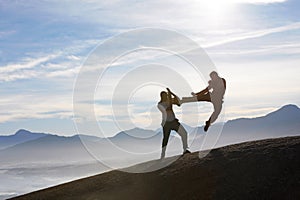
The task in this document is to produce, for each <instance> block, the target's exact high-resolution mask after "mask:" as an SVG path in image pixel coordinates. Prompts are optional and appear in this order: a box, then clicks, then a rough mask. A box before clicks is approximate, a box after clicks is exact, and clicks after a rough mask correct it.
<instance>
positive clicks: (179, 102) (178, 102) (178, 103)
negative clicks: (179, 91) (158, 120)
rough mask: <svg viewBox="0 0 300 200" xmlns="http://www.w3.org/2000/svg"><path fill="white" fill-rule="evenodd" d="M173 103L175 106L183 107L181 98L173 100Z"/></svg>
mask: <svg viewBox="0 0 300 200" xmlns="http://www.w3.org/2000/svg"><path fill="white" fill-rule="evenodd" d="M173 102H174V104H176V105H177V106H179V107H180V106H181V100H180V98H179V97H177V96H176V97H174V98H173Z"/></svg>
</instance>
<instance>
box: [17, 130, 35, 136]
mask: <svg viewBox="0 0 300 200" xmlns="http://www.w3.org/2000/svg"><path fill="white" fill-rule="evenodd" d="M24 134H32V132H30V131H28V130H25V129H20V130H18V131H17V132H16V133H15V135H24Z"/></svg>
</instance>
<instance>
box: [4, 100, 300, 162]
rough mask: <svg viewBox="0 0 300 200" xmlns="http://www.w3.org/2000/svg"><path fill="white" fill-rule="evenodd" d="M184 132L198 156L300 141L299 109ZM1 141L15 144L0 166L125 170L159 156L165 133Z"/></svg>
mask: <svg viewBox="0 0 300 200" xmlns="http://www.w3.org/2000/svg"><path fill="white" fill-rule="evenodd" d="M184 126H185V127H186V128H187V130H188V132H189V140H190V141H189V143H190V148H191V150H192V151H198V150H199V149H200V147H201V149H211V148H213V147H216V146H217V147H220V146H224V145H228V144H234V143H238V142H244V141H253V140H257V139H265V138H274V137H282V136H293V135H300V109H299V108H298V107H297V106H295V105H286V106H283V107H282V108H280V109H278V110H276V111H274V112H272V113H269V114H267V115H266V116H262V117H257V118H250V119H247V118H242V119H235V120H230V121H228V122H226V123H225V124H224V126H223V125H222V124H216V125H214V126H212V127H211V128H210V129H209V131H208V132H207V133H205V132H203V127H196V128H193V127H190V126H188V125H184ZM175 136H176V137H175ZM3 138H4V139H3ZM1 139H2V140H1V141H2V142H4V141H8V140H10V141H11V142H7V143H6V145H7V146H6V149H2V150H0V160H1V161H2V164H16V163H23V164H24V163H31V162H55V163H57V162H64V163H68V162H82V161H91V160H95V158H96V159H110V160H112V159H114V158H115V159H119V158H124V159H125V158H134V159H137V160H135V162H133V161H132V162H131V163H128V164H127V165H129V164H133V163H136V162H140V161H145V160H147V159H148V160H149V159H154V158H155V157H157V156H159V151H160V148H161V141H162V133H161V132H159V129H158V130H156V131H152V130H144V129H140V128H134V129H131V130H126V131H122V132H120V133H118V134H116V135H115V136H113V137H110V138H99V137H96V136H87V135H75V136H72V137H63V136H57V135H51V134H44V133H31V132H29V131H26V130H19V131H18V132H17V133H16V134H14V135H11V136H2V137H1ZM12 144H14V146H12ZM4 146H5V145H2V148H3V147H4ZM8 146H10V147H8ZM149 152H152V153H150V154H149ZM167 152H168V153H169V155H168V156H170V155H176V154H178V153H181V140H180V137H178V135H176V134H175V133H173V134H171V136H170V142H169V145H168V151H167ZM148 156H149V157H148ZM127 160H128V159H127ZM120 162H121V161H120Z"/></svg>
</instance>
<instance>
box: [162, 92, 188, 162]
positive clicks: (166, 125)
mask: <svg viewBox="0 0 300 200" xmlns="http://www.w3.org/2000/svg"><path fill="white" fill-rule="evenodd" d="M167 90H168V92H165V91H162V92H161V93H160V98H161V99H160V102H158V105H157V107H158V109H159V110H160V112H161V113H162V123H161V125H162V127H163V134H164V135H163V141H162V151H161V159H162V158H164V157H165V155H166V148H167V144H168V141H169V136H170V133H171V131H172V130H174V131H176V132H177V133H178V134H179V135H180V137H181V140H182V145H183V154H186V153H191V152H190V151H189V150H188V144H187V132H186V130H185V129H184V127H183V126H182V125H181V124H180V123H179V121H178V119H176V117H175V114H174V112H173V108H172V104H177V103H176V102H178V99H179V98H178V97H177V96H176V95H175V94H174V93H172V92H171V91H170V89H169V88H167ZM172 96H174V98H172Z"/></svg>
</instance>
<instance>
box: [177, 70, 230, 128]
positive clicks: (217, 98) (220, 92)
mask: <svg viewBox="0 0 300 200" xmlns="http://www.w3.org/2000/svg"><path fill="white" fill-rule="evenodd" d="M209 76H210V78H211V80H209V81H208V87H207V88H205V89H204V90H202V91H201V92H198V93H194V92H192V93H191V94H192V97H183V98H182V100H180V101H179V102H180V104H182V103H188V102H197V101H207V102H211V103H212V104H213V106H214V112H213V113H212V115H211V116H210V118H209V120H207V121H206V122H205V126H204V131H205V132H206V131H207V130H208V128H209V126H210V125H211V124H212V123H214V122H215V121H216V120H217V118H218V116H219V114H220V113H221V110H222V104H223V98H224V94H225V90H226V81H225V79H224V78H221V77H219V75H218V73H217V72H215V71H213V72H211V73H210V74H209ZM211 90H212V92H210V91H211Z"/></svg>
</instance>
